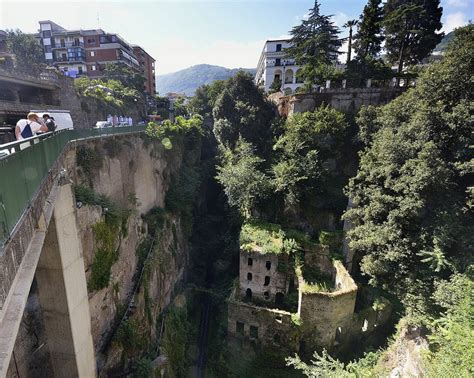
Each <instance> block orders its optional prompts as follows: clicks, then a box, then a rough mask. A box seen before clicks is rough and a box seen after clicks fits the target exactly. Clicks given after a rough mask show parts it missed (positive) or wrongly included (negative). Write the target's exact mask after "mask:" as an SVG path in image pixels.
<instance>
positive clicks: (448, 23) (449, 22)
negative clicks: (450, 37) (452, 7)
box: [443, 12, 467, 33]
mask: <svg viewBox="0 0 474 378" xmlns="http://www.w3.org/2000/svg"><path fill="white" fill-rule="evenodd" d="M466 24H467V19H466V15H465V14H464V13H463V12H456V13H451V14H448V15H446V17H444V21H443V31H444V32H446V33H449V32H450V31H452V30H454V29H455V28H458V27H460V26H464V25H466Z"/></svg>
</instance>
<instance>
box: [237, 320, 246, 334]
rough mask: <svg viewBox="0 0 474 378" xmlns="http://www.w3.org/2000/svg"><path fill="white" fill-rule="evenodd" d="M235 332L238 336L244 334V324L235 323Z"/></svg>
mask: <svg viewBox="0 0 474 378" xmlns="http://www.w3.org/2000/svg"><path fill="white" fill-rule="evenodd" d="M235 332H237V333H238V334H240V335H243V334H244V323H242V322H236V323H235Z"/></svg>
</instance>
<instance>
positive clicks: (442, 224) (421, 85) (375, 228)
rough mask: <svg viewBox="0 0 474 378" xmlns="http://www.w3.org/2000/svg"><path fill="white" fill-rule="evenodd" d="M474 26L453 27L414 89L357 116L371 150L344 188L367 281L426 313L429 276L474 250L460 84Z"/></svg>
mask: <svg viewBox="0 0 474 378" xmlns="http://www.w3.org/2000/svg"><path fill="white" fill-rule="evenodd" d="M473 29H474V27H473V26H468V27H465V28H461V29H458V30H457V31H456V32H455V38H454V41H453V43H452V44H451V45H450V46H449V48H448V51H447V52H446V55H445V58H444V59H443V61H441V62H439V63H436V64H433V65H432V66H431V67H429V68H428V69H427V70H426V71H425V72H424V73H422V75H421V76H420V78H419V81H418V85H417V87H416V88H414V89H412V90H410V91H408V92H407V93H405V94H404V95H402V96H400V97H399V98H397V99H396V100H394V101H392V102H391V103H390V104H388V105H386V106H384V107H382V108H378V109H376V110H375V109H372V110H370V111H368V112H367V111H366V112H365V113H363V116H362V117H359V119H358V121H359V126H360V127H361V130H365V134H366V135H365V136H364V140H365V142H366V143H368V146H367V147H366V148H365V149H364V150H363V151H362V153H361V154H360V166H359V171H358V173H357V175H356V176H355V177H354V178H353V179H351V181H350V183H349V185H348V187H347V194H348V196H349V197H350V198H351V199H352V201H353V203H354V207H353V208H352V209H351V210H349V211H348V212H347V213H346V215H345V217H346V218H347V219H350V220H352V222H353V228H352V230H351V231H350V232H349V233H348V235H349V239H350V247H351V248H353V250H354V252H355V253H356V255H358V256H359V258H361V270H362V272H363V273H364V274H366V275H368V276H369V277H370V279H371V282H372V283H373V284H374V285H379V286H381V287H383V288H385V289H387V290H389V291H392V292H394V293H395V294H397V295H398V296H399V298H400V299H401V300H402V301H403V302H404V303H405V305H406V307H407V308H408V309H409V310H410V311H412V312H423V311H426V309H427V308H428V307H429V305H430V300H429V297H430V293H431V292H432V290H433V282H434V281H435V280H436V279H438V278H443V277H446V276H449V274H451V273H452V271H461V272H462V271H464V270H465V269H466V266H467V265H468V264H469V262H470V261H471V260H472V254H473V252H474V251H473V248H474V247H473V246H474V240H473V235H474V225H473V223H472V208H469V207H468V203H469V193H468V188H469V186H472V183H471V182H470V179H469V177H470V176H469V175H472V167H473V165H472V163H473V160H472V156H471V154H472V150H471V149H470V146H471V145H472V144H474V143H473V139H472V138H473V134H472V124H471V121H470V119H471V118H470V107H469V101H471V99H472V85H469V84H467V85H466V83H469V77H470V75H471V74H472V72H473V70H474V40H473V39H472V32H473ZM370 131H373V132H374V134H373V135H371V136H367V134H368V132H370Z"/></svg>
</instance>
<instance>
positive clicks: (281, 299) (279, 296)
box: [275, 293, 285, 307]
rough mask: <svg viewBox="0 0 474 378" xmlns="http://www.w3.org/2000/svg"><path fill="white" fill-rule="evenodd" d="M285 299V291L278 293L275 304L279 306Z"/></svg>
mask: <svg viewBox="0 0 474 378" xmlns="http://www.w3.org/2000/svg"><path fill="white" fill-rule="evenodd" d="M284 299H285V296H284V295H283V293H276V295H275V304H276V305H277V307H281V306H283V300H284Z"/></svg>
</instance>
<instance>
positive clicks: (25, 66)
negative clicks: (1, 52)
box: [6, 29, 44, 72]
mask: <svg viewBox="0 0 474 378" xmlns="http://www.w3.org/2000/svg"><path fill="white" fill-rule="evenodd" d="M6 46H7V50H8V51H9V52H10V53H12V54H15V56H16V64H17V67H18V69H20V70H22V71H27V72H32V71H33V72H35V71H38V70H39V68H40V67H41V64H43V63H44V53H43V49H42V48H41V45H40V44H39V43H38V41H37V40H36V38H35V37H33V36H32V35H30V34H25V33H23V32H22V31H21V30H19V29H17V30H8V31H7V39H6Z"/></svg>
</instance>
